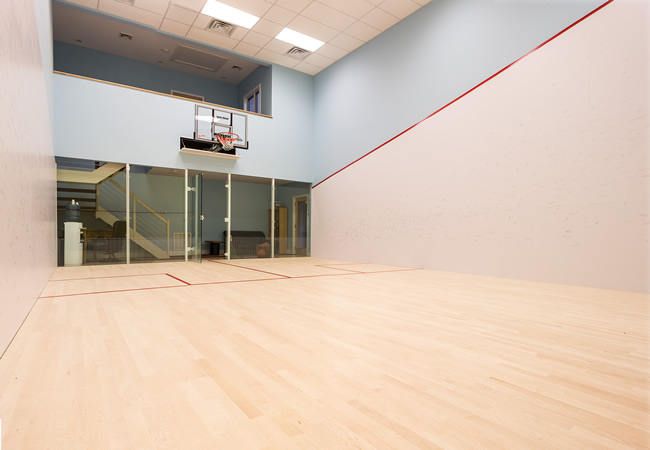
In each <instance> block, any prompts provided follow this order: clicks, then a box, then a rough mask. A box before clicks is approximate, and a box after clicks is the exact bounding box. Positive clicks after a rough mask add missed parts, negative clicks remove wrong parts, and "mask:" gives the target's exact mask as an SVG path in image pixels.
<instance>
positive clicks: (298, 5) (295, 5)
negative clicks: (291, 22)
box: [276, 0, 312, 13]
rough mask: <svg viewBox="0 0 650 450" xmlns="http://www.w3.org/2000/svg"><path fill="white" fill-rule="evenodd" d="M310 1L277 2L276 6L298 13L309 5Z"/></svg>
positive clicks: (285, 0)
mask: <svg viewBox="0 0 650 450" xmlns="http://www.w3.org/2000/svg"><path fill="white" fill-rule="evenodd" d="M311 1H312V0H278V1H277V2H276V5H278V6H282V7H283V8H286V9H288V10H291V11H293V12H297V13H299V12H300V11H302V10H303V9H305V8H306V7H307V5H309V4H310V3H311Z"/></svg>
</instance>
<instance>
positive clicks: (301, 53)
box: [287, 47, 311, 61]
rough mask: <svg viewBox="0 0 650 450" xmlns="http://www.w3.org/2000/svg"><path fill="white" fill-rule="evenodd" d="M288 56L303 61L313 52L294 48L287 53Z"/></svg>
mask: <svg viewBox="0 0 650 450" xmlns="http://www.w3.org/2000/svg"><path fill="white" fill-rule="evenodd" d="M287 55H289V56H291V57H292V58H295V59H299V60H301V61H302V60H303V59H305V58H306V57H308V56H309V55H311V52H310V51H309V50H305V49H304V48H300V47H293V48H292V49H290V50H289V51H288V52H287Z"/></svg>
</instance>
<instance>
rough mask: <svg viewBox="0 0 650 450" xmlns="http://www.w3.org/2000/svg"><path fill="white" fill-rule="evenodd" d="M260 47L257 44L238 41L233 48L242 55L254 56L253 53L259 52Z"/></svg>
mask: <svg viewBox="0 0 650 450" xmlns="http://www.w3.org/2000/svg"><path fill="white" fill-rule="evenodd" d="M261 48H262V47H258V46H257V45H253V44H248V43H246V42H240V43H239V44H237V45H236V46H235V48H234V49H233V50H234V51H236V52H239V53H242V54H244V55H248V56H255V54H256V53H257V52H259V51H260V50H261Z"/></svg>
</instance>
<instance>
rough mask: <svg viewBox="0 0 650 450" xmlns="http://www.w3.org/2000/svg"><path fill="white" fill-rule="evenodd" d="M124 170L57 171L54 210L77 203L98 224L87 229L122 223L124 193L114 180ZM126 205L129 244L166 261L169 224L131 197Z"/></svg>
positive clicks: (110, 167)
mask: <svg viewBox="0 0 650 450" xmlns="http://www.w3.org/2000/svg"><path fill="white" fill-rule="evenodd" d="M124 167H125V166H124V165H123V164H113V163H105V164H103V165H101V166H99V167H96V168H94V170H85V171H84V170H70V169H57V182H58V186H57V209H65V206H66V205H67V204H69V203H70V202H71V201H72V200H75V201H77V202H78V203H79V205H80V208H81V210H82V211H88V212H94V217H95V218H96V219H97V220H98V221H100V222H98V223H97V224H94V225H93V224H92V223H84V225H85V226H86V227H87V228H104V227H106V224H108V225H111V224H113V223H114V222H115V221H116V220H123V221H126V211H125V209H126V208H125V206H126V205H125V203H126V202H125V199H126V189H125V188H124V187H123V186H122V185H121V184H120V183H118V182H117V181H116V180H115V179H114V178H115V177H116V176H117V175H118V174H120V173H121V172H122V170H123V169H124ZM129 202H130V203H129V206H130V212H129V218H130V226H131V228H130V239H131V241H132V242H134V243H135V244H137V245H138V246H140V247H141V248H142V249H143V250H145V251H146V252H148V253H149V254H151V255H152V256H154V257H155V258H157V259H169V250H170V249H169V221H168V220H167V219H165V218H164V217H162V216H161V215H160V214H158V213H156V212H155V211H154V210H153V209H151V208H150V207H149V206H148V205H146V204H145V203H144V202H142V200H140V199H139V198H138V197H137V196H136V195H135V194H131V195H130V198H129ZM86 221H87V219H85V220H84V222H86Z"/></svg>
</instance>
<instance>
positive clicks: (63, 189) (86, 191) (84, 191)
mask: <svg viewBox="0 0 650 450" xmlns="http://www.w3.org/2000/svg"><path fill="white" fill-rule="evenodd" d="M56 191H57V192H74V193H76V194H92V195H95V194H96V193H97V192H96V191H95V189H79V188H67V187H59V188H56Z"/></svg>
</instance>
